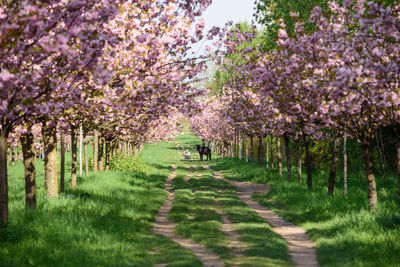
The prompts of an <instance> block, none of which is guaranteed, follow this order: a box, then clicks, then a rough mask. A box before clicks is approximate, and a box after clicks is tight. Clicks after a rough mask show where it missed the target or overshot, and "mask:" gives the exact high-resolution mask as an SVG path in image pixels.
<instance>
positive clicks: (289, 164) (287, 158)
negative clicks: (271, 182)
mask: <svg viewBox="0 0 400 267" xmlns="http://www.w3.org/2000/svg"><path fill="white" fill-rule="evenodd" d="M283 138H284V141H285V154H286V169H287V179H288V180H289V181H290V180H292V165H291V163H290V151H289V137H287V136H286V135H285V136H284V137H283Z"/></svg>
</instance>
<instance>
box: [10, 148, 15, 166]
mask: <svg viewBox="0 0 400 267" xmlns="http://www.w3.org/2000/svg"><path fill="white" fill-rule="evenodd" d="M11 165H12V166H14V165H15V147H14V145H11Z"/></svg>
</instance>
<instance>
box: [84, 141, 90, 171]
mask: <svg viewBox="0 0 400 267" xmlns="http://www.w3.org/2000/svg"><path fill="white" fill-rule="evenodd" d="M87 145H88V142H87V137H86V138H85V143H84V148H83V149H84V153H85V176H86V177H87V176H89V155H88V150H87Z"/></svg>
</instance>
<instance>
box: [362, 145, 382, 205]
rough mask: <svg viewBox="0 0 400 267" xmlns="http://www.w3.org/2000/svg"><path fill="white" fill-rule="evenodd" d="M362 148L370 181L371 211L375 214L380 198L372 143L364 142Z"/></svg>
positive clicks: (369, 197)
mask: <svg viewBox="0 0 400 267" xmlns="http://www.w3.org/2000/svg"><path fill="white" fill-rule="evenodd" d="M361 148H362V151H363V157H364V164H365V172H366V175H367V180H368V199H369V209H370V211H371V212H374V211H376V209H377V207H378V196H377V192H376V181H375V175H374V171H373V163H372V153H371V142H370V141H366V140H364V142H362V143H361Z"/></svg>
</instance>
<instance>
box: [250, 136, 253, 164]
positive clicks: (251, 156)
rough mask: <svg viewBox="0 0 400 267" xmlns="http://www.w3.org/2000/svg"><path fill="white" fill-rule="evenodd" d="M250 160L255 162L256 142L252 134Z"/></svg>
mask: <svg viewBox="0 0 400 267" xmlns="http://www.w3.org/2000/svg"><path fill="white" fill-rule="evenodd" d="M250 162H251V163H253V162H254V143H253V136H250Z"/></svg>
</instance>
